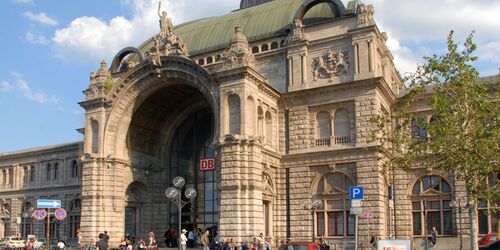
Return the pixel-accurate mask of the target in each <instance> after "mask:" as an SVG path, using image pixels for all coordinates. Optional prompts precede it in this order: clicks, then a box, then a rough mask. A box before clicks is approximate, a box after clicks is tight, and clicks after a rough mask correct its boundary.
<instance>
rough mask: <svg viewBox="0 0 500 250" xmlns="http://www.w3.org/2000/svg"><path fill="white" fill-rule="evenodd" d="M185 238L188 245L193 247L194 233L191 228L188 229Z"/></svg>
mask: <svg viewBox="0 0 500 250" xmlns="http://www.w3.org/2000/svg"><path fill="white" fill-rule="evenodd" d="M187 239H188V247H194V233H193V229H189V232H188V237H187Z"/></svg>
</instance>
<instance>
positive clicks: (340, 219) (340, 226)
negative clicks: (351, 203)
mask: <svg viewBox="0 0 500 250" xmlns="http://www.w3.org/2000/svg"><path fill="white" fill-rule="evenodd" d="M336 216H337V235H344V212H338V213H336Z"/></svg>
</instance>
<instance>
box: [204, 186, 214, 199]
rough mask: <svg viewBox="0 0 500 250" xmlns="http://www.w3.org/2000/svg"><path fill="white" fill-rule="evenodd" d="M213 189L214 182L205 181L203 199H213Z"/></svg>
mask: <svg viewBox="0 0 500 250" xmlns="http://www.w3.org/2000/svg"><path fill="white" fill-rule="evenodd" d="M213 189H214V183H213V182H206V183H205V200H213V199H214V197H213V194H214V192H213Z"/></svg>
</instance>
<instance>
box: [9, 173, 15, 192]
mask: <svg viewBox="0 0 500 250" xmlns="http://www.w3.org/2000/svg"><path fill="white" fill-rule="evenodd" d="M9 187H11V188H12V187H14V169H9Z"/></svg>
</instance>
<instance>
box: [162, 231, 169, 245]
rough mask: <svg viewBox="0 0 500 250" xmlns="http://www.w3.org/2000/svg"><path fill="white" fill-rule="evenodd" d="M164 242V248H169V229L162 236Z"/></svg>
mask: <svg viewBox="0 0 500 250" xmlns="http://www.w3.org/2000/svg"><path fill="white" fill-rule="evenodd" d="M163 238H164V240H165V247H170V228H169V229H168V230H167V231H165V233H164V234H163Z"/></svg>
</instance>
